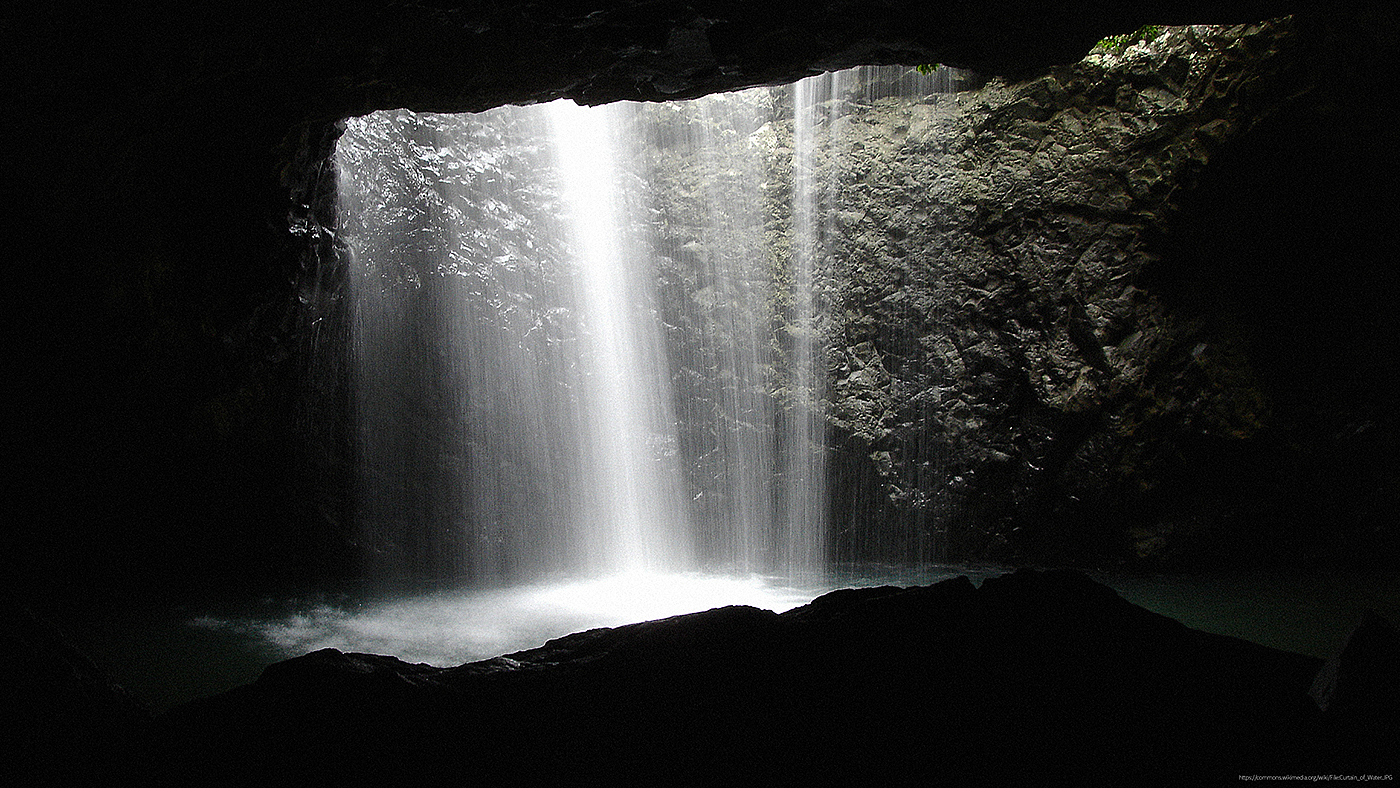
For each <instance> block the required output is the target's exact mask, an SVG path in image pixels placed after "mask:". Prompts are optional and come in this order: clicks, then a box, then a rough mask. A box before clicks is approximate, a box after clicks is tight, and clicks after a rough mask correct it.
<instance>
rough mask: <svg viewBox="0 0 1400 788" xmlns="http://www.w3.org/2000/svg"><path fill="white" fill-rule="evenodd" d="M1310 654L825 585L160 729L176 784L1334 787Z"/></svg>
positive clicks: (1092, 596) (1143, 619) (317, 679)
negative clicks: (1236, 783) (784, 602)
mask: <svg viewBox="0 0 1400 788" xmlns="http://www.w3.org/2000/svg"><path fill="white" fill-rule="evenodd" d="M1319 664H1320V662H1319V661H1318V660H1316V659H1312V658H1308V657H1300V656H1297V655H1293V654H1288V653H1285V652H1279V651H1274V650H1271V649H1267V648H1263V647H1260V646H1255V645H1253V644H1249V643H1246V642H1244V641H1240V640H1236V639H1233V638H1228V637H1223V636H1215V635H1207V634H1204V633H1201V632H1198V631H1195V630H1191V629H1187V628H1186V627H1183V626H1182V625H1180V624H1178V623H1176V622H1175V621H1172V620H1171V619H1167V618H1164V617H1161V616H1158V615H1156V614H1153V613H1149V612H1147V611H1145V610H1142V609H1141V608H1137V607H1135V606H1133V605H1130V604H1128V603H1127V602H1125V601H1123V600H1122V599H1121V598H1119V597H1118V596H1117V595H1116V594H1115V593H1114V592H1113V591H1112V590H1110V589H1108V588H1106V587H1104V586H1100V585H1097V584H1095V583H1093V582H1092V581H1089V580H1088V579H1086V578H1084V577H1083V576H1081V575H1077V574H1074V573H1067V572H1044V573H1041V572H1032V571H1020V572H1017V573H1015V574H1012V575H1007V576H1003V577H1000V578H994V579H988V580H986V581H984V582H983V583H982V585H981V586H980V587H974V586H973V585H972V583H971V582H969V581H968V580H967V579H966V578H958V579H955V580H949V581H945V582H942V583H939V584H937V585H933V586H926V587H916V588H909V589H900V588H894V587H881V588H866V589H859V590H847V591H838V592H835V593H832V594H829V595H827V596H823V597H821V598H819V599H817V600H815V601H814V602H812V603H811V604H808V605H805V606H803V607H799V608H795V609H792V610H790V611H788V612H786V613H783V614H777V613H772V612H768V611H762V610H757V609H754V608H749V607H726V608H719V609H716V610H711V611H709V612H705V613H697V614H693V615H687V616H679V617H676V618H670V619H663V620H659V621H652V622H647V623H643V624H636V625H630V626H623V627H618V628H616V629H599V630H592V631H589V632H583V633H578V634H575V635H570V636H568V637H564V638H560V639H558V640H554V641H551V642H549V643H548V644H546V645H545V646H542V647H540V648H537V649H532V650H529V651H523V652H520V653H516V654H511V655H508V656H504V657H499V658H496V659H492V660H487V661H484V662H476V663H471V664H467V665H463V666H461V667H456V668H445V669H440V668H432V667H429V666H426V665H410V664H406V663H404V662H401V661H399V660H396V659H393V658H390V657H382V656H372V655H363V654H345V653H342V652H339V651H335V650H332V649H327V650H323V651H318V652H314V653H312V654H308V655H306V656H304V657H300V658H297V659H294V660H289V661H287V662H283V663H278V664H277V665H274V666H272V667H270V668H269V669H268V670H267V671H266V672H265V673H264V675H263V677H262V678H261V679H260V680H259V681H258V682H256V683H255V684H252V685H249V686H247V687H243V688H240V689H237V690H234V691H232V692H229V693H226V694H224V695H221V696H218V697H215V698H211V699H209V700H207V701H201V702H197V703H195V704H192V705H190V706H187V707H184V708H182V709H179V710H177V711H175V712H173V713H172V714H170V715H169V716H168V718H167V719H166V721H165V725H166V727H165V732H164V733H163V734H162V735H161V736H159V737H158V738H157V742H156V744H155V746H154V749H153V751H152V752H151V753H150V754H149V755H148V758H149V759H150V760H149V762H148V763H146V764H143V765H142V766H141V767H140V768H141V769H143V770H145V769H151V770H153V771H154V772H156V773H158V774H161V775H163V776H165V777H167V778H169V779H170V780H171V781H174V782H181V781H184V782H197V783H200V784H208V783H211V782H212V783H224V784H247V782H248V781H256V782H258V783H259V784H265V783H264V781H267V783H266V784H274V785H283V784H302V783H305V782H307V781H311V782H328V783H334V784H375V783H380V782H395V783H413V784H434V785H436V784H455V783H460V782H461V781H463V780H467V779H471V780H481V781H483V782H484V783H487V784H507V785H509V784H541V783H548V784H561V783H562V784H583V783H589V782H592V781H598V780H601V781H603V782H607V783H612V784H619V783H625V784H656V783H657V782H665V781H673V780H679V781H681V782H686V783H698V784H714V785H722V784H736V783H781V784H801V783H803V782H805V781H813V782H814V783H816V784H833V783H834V784H873V785H895V784H914V783H917V784H925V783H926V782H927V781H954V782H962V781H965V780H973V781H974V782H975V783H981V782H986V781H995V780H997V779H1006V778H1013V777H1015V776H1016V775H1018V774H1026V773H1034V774H1036V775H1037V776H1038V778H1043V779H1046V780H1051V779H1056V780H1058V779H1071V778H1073V779H1074V780H1075V781H1076V782H1080V783H1082V784H1123V783H1121V782H1117V783H1115V781H1121V780H1125V779H1127V780H1130V781H1131V784H1142V785H1151V784H1163V785H1179V784H1183V781H1185V782H1187V783H1189V782H1193V781H1199V780H1217V779H1218V780H1226V779H1228V780H1235V779H1237V775H1238V774H1253V773H1266V774H1281V773H1317V772H1319V771H1325V770H1328V769H1341V770H1342V771H1345V768H1344V767H1345V765H1346V764H1344V763H1340V762H1337V761H1335V760H1329V757H1330V756H1329V755H1328V753H1327V752H1326V751H1325V750H1324V749H1322V748H1321V746H1320V744H1319V742H1320V741H1322V739H1320V738H1319V737H1321V736H1323V734H1324V733H1325V732H1326V731H1325V720H1324V718H1323V717H1322V714H1321V712H1320V711H1319V710H1318V708H1317V706H1316V705H1315V704H1314V702H1313V701H1312V699H1311V698H1309V697H1308V694H1307V692H1308V688H1309V686H1310V684H1311V682H1312V681H1313V675H1314V674H1315V673H1316V671H1317V669H1318V667H1319Z"/></svg>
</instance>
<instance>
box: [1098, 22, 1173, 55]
mask: <svg viewBox="0 0 1400 788" xmlns="http://www.w3.org/2000/svg"><path fill="white" fill-rule="evenodd" d="M1161 34H1162V26H1161V25H1143V26H1142V27H1139V28H1138V29H1137V30H1134V31H1133V32H1131V33H1119V34H1118V35H1113V36H1105V37H1104V38H1102V39H1099V42H1098V43H1097V44H1095V45H1094V48H1093V49H1091V50H1089V51H1090V52H1091V53H1094V54H1103V55H1121V54H1123V53H1124V52H1126V51H1127V49H1128V47H1130V46H1132V45H1134V44H1139V43H1141V44H1148V43H1151V42H1152V41H1153V40H1155V39H1156V38H1157V36H1160V35H1161Z"/></svg>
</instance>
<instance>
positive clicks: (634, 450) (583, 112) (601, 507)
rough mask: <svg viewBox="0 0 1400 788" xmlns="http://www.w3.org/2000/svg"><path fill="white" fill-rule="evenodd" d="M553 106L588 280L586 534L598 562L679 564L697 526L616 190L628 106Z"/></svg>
mask: <svg viewBox="0 0 1400 788" xmlns="http://www.w3.org/2000/svg"><path fill="white" fill-rule="evenodd" d="M544 109H545V110H546V111H547V112H548V120H549V122H550V129H551V132H552V133H551V136H550V141H551V142H552V144H553V146H554V150H555V155H556V157H557V159H558V170H559V178H560V183H561V187H562V193H563V197H564V201H565V203H566V206H567V207H566V210H567V211H568V216H569V219H568V228H569V234H570V235H571V236H572V238H573V239H574V240H575V242H576V245H577V253H576V255H577V261H578V267H579V269H580V272H581V274H582V276H581V277H580V282H579V284H580V286H581V287H580V289H581V290H582V297H583V298H582V303H583V311H584V315H585V317H584V320H585V322H586V328H587V340H588V343H589V352H588V356H589V357H591V359H592V361H593V365H594V366H593V369H592V370H590V372H591V374H589V375H588V376H587V378H586V380H587V383H588V385H587V387H586V389H585V390H584V391H583V392H582V396H583V398H584V400H585V402H586V405H585V408H584V412H585V416H586V422H587V425H588V433H587V436H588V442H587V451H586V453H585V455H584V460H585V464H584V465H583V466H582V467H580V468H579V469H578V470H579V472H580V474H581V475H582V476H583V477H584V478H587V479H588V480H589V481H590V482H591V483H592V486H593V488H594V489H593V491H592V492H593V501H594V507H593V509H592V511H589V512H588V513H586V514H584V515H583V516H582V518H581V519H582V520H583V521H584V522H586V523H587V524H588V527H587V528H586V529H585V530H584V540H583V542H582V544H581V545H580V546H581V547H582V548H583V550H584V551H585V552H586V553H587V554H588V555H589V556H590V560H589V561H588V565H589V567H590V568H592V569H595V570H609V571H613V572H638V571H648V570H649V571H657V570H671V571H674V570H677V569H684V568H687V567H688V565H689V556H690V553H691V550H690V544H689V543H690V530H689V524H688V522H687V519H688V518H686V517H685V514H684V503H683V501H684V499H683V498H682V497H681V496H680V495H679V485H680V475H679V472H678V470H677V469H676V468H675V467H674V466H673V464H672V463H670V462H668V453H669V454H670V455H672V456H673V455H674V451H673V447H674V446H675V445H676V442H677V437H676V427H675V418H674V416H673V415H672V411H671V407H670V405H671V396H670V385H669V383H670V381H669V376H668V375H667V374H666V370H665V363H664V361H663V360H662V359H661V358H660V354H659V346H660V339H659V326H658V325H657V323H656V320H655V318H654V316H653V315H654V309H651V308H647V305H648V304H649V303H650V302H651V301H652V300H653V298H652V294H651V293H650V292H649V289H648V285H649V284H650V277H649V276H647V275H646V272H645V271H644V270H639V269H641V268H643V266H639V265H637V264H636V261H637V260H638V258H639V251H638V250H637V249H636V248H635V244H633V243H631V240H632V239H630V238H628V237H627V236H628V229H629V228H628V226H627V223H626V221H625V219H624V216H623V210H624V208H625V206H624V205H622V204H621V203H622V199H621V195H620V194H618V187H619V184H618V180H619V178H618V173H617V171H616V164H617V158H618V154H617V152H616V150H615V147H614V145H613V140H612V137H613V135H614V133H615V132H616V126H617V123H616V122H615V120H614V116H616V115H618V114H619V112H620V111H625V109H626V108H625V107H622V108H618V107H599V108H587V107H579V106H576V105H573V104H570V103H568V102H555V103H553V104H550V105H549V106H548V107H546V108H544Z"/></svg>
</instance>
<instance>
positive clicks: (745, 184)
mask: <svg viewBox="0 0 1400 788" xmlns="http://www.w3.org/2000/svg"><path fill="white" fill-rule="evenodd" d="M892 74H893V75H894V76H891V75H892ZM912 74H913V72H912V71H911V70H908V69H896V70H893V71H891V70H889V69H883V70H882V69H874V70H865V71H863V72H860V73H855V72H842V73H839V74H826V75H820V76H817V77H813V78H811V79H808V80H804V81H803V82H801V83H798V84H797V85H796V86H794V87H784V88H758V89H753V90H748V91H739V92H736V93H731V94H724V95H718V96H711V97H707V98H704V99H699V100H695V101H691V102H677V103H673V104H651V105H641V104H629V103H623V104H618V105H611V106H607V107H594V108H584V107H578V106H575V105H573V104H571V103H567V102H555V103H552V104H548V105H541V106H533V107H502V108H499V109H496V110H492V111H489V112H485V113H480V114H475V115H456V116H454V115H426V114H424V115H420V114H414V113H411V112H408V111H393V112H378V113H374V114H372V115H368V116H365V117H362V118H354V119H351V120H349V121H347V122H346V131H345V134H344V135H343V136H342V138H341V140H340V142H339V144H338V148H337V153H336V163H337V167H338V169H337V171H338V173H339V195H340V197H339V199H340V203H339V211H340V216H341V220H340V221H341V226H340V228H339V234H338V239H339V241H338V242H339V245H340V249H341V256H342V259H343V260H344V261H345V263H346V265H347V272H348V275H347V282H348V286H347V301H348V312H349V313H350V315H351V320H350V330H349V333H350V337H349V343H348V345H349V347H350V349H351V354H352V359H351V365H350V366H351V367H352V368H353V369H354V375H353V380H352V381H351V388H352V389H353V398H352V399H353V413H351V414H350V421H351V422H352V423H353V424H354V425H355V426H354V430H353V434H352V436H351V437H352V443H353V451H354V455H355V461H354V462H355V468H356V473H355V485H356V491H355V504H354V517H355V520H356V523H357V528H358V534H359V537H358V544H359V548H360V552H361V553H362V554H363V556H364V560H365V567H364V570H365V573H366V574H368V575H371V576H379V577H385V576H388V577H400V578H416V579H418V580H442V581H450V582H453V583H459V584H460V583H466V584H468V585H472V586H477V587H489V586H501V585H508V584H514V583H520V582H527V581H533V580H539V579H544V578H564V577H578V576H592V577H597V576H605V575H613V574H618V573H637V572H652V573H654V572H679V571H689V570H703V571H707V572H724V573H739V574H748V573H760V574H769V575H779V576H784V577H793V576H806V577H810V576H815V575H819V574H820V573H821V572H822V571H824V569H825V568H826V566H827V563H828V560H829V554H830V548H829V537H828V530H829V528H830V524H829V523H828V522H827V519H828V513H827V509H828V504H827V491H826V489H825V485H826V480H827V476H828V469H827V464H828V463H827V459H826V457H827V452H828V447H827V436H826V433H827V414H826V406H825V404H824V403H825V402H826V401H827V400H828V398H829V397H830V392H829V384H828V378H829V371H828V364H829V362H828V356H829V349H828V347H827V339H828V335H829V334H830V331H831V321H830V318H829V316H828V315H827V314H826V312H825V310H826V307H825V301H826V298H827V295H826V293H827V292H828V290H829V286H828V284H827V281H828V279H829V276H828V274H827V273H825V272H824V271H825V269H826V267H827V266H828V264H829V260H830V256H831V254H832V252H831V250H830V248H829V246H830V244H829V237H830V236H831V235H832V232H833V229H832V227H831V226H830V225H829V223H828V219H827V217H828V216H829V215H830V213H831V206H832V205H833V204H834V201H835V199H836V195H837V193H838V191H839V189H840V186H841V184H840V181H839V178H838V177H837V176H836V174H835V173H836V171H837V168H835V167H833V166H831V164H832V162H833V161H835V159H836V157H837V156H838V155H839V149H840V147H841V145H842V144H845V143H844V142H843V141H842V138H841V134H840V128H841V124H840V123H839V122H838V121H840V120H841V118H842V116H843V114H844V113H845V111H846V108H847V107H848V105H849V103H850V102H851V101H853V100H857V99H860V100H866V99H869V94H870V91H872V90H873V89H874V88H872V85H875V84H877V83H881V81H882V80H883V83H888V84H894V83H898V84H896V89H898V88H899V85H902V84H903V83H904V82H908V81H909V80H911V79H913V80H914V82H915V83H916V84H915V86H914V88H913V89H914V90H930V89H932V88H931V87H930V86H929V85H928V84H927V80H924V81H919V80H920V79H921V78H916V77H911V76H910V75H912ZM888 84H886V87H888ZM862 91H863V92H862ZM862 96H864V99H861V97H862Z"/></svg>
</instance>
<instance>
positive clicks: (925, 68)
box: [914, 63, 943, 74]
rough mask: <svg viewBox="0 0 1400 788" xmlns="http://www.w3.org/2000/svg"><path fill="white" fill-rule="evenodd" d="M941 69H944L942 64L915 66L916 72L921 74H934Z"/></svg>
mask: <svg viewBox="0 0 1400 788" xmlns="http://www.w3.org/2000/svg"><path fill="white" fill-rule="evenodd" d="M940 68H943V64H942V63H921V64H919V65H917V66H914V70H915V71H917V72H919V73H920V74H932V73H933V72H935V71H937V70H938V69H940Z"/></svg>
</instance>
